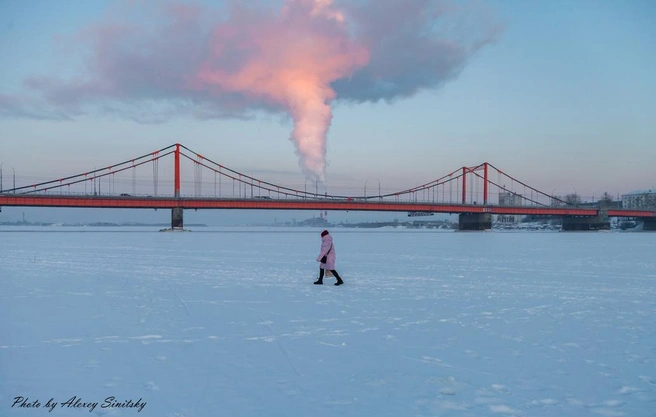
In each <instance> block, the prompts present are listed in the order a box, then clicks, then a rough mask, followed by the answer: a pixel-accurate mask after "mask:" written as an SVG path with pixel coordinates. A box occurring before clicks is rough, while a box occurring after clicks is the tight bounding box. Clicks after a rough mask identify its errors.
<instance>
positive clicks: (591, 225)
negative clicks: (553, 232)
mask: <svg viewBox="0 0 656 417" xmlns="http://www.w3.org/2000/svg"><path fill="white" fill-rule="evenodd" d="M562 230H564V231H568V232H570V231H596V230H610V221H609V220H608V216H607V215H606V213H604V212H602V213H600V214H599V215H597V216H563V229H562Z"/></svg>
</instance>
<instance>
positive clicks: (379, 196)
mask: <svg viewBox="0 0 656 417" xmlns="http://www.w3.org/2000/svg"><path fill="white" fill-rule="evenodd" d="M376 181H378V198H380V199H381V200H382V199H383V197H381V195H380V180H379V179H378V178H376Z"/></svg>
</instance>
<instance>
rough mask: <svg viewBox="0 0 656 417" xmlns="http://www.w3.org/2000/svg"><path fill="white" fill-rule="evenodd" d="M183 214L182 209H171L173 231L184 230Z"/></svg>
mask: <svg viewBox="0 0 656 417" xmlns="http://www.w3.org/2000/svg"><path fill="white" fill-rule="evenodd" d="M182 212H183V208H182V207H173V208H172V209H171V229H174V230H175V229H182V228H183V226H184V222H183V215H182Z"/></svg>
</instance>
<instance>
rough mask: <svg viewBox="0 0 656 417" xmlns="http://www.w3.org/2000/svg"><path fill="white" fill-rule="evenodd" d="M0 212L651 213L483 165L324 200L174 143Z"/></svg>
mask: <svg viewBox="0 0 656 417" xmlns="http://www.w3.org/2000/svg"><path fill="white" fill-rule="evenodd" d="M171 155H172V158H173V160H174V161H173V170H172V171H173V182H172V185H173V187H172V190H171V191H172V193H171V194H164V195H161V194H159V193H158V191H159V190H158V186H159V182H160V180H159V162H160V160H162V159H163V158H166V157H169V156H171ZM183 161H186V162H187V165H189V164H190V165H191V166H192V167H193V173H194V174H193V178H194V179H193V187H194V195H193V196H186V195H184V196H183V195H182V194H181V184H182V180H181V178H182V176H181V172H182V168H181V166H182V162H183ZM144 167H147V168H148V167H150V168H152V171H153V180H152V184H150V185H152V187H153V188H152V193H148V194H147V195H146V194H141V193H138V192H137V191H138V190H137V180H136V178H137V177H136V172H137V169H139V170H143V169H144ZM203 173H205V174H206V178H207V174H210V175H211V176H212V177H211V178H210V180H207V179H206V180H205V181H204V180H203ZM130 175H131V176H132V193H126V192H120V193H117V192H116V182H117V178H119V188H120V187H121V184H122V187H123V190H122V191H125V189H126V188H127V187H129V185H127V183H128V182H129V177H130ZM494 177H496V180H493V178H494ZM140 182H141V180H140ZM165 183H166V181H165ZM501 183H503V184H510V186H508V187H506V186H505V185H503V186H502V185H500V184H501ZM169 184H170V181H169ZM140 185H142V184H141V183H140ZM103 187H104V188H103ZM226 187H227V188H226ZM379 187H380V186H379ZM141 188H142V189H143V186H142V187H141ZM212 190H213V193H212ZM140 191H141V190H140ZM231 191H232V192H231ZM1 206H33V207H88V208H144V209H171V210H172V216H171V227H172V228H174V229H176V228H182V226H183V210H184V209H270V210H322V211H323V210H345V211H400V212H408V213H418V214H428V213H450V214H460V229H462V230H466V229H473V230H482V229H488V228H490V227H491V216H492V215H540V216H561V217H563V228H564V229H565V230H595V229H599V228H606V226H607V225H608V218H609V217H632V218H640V219H642V220H643V221H644V222H645V229H648V230H656V209H654V210H628V209H622V208H610V207H601V206H599V205H596V206H589V205H588V206H585V207H581V206H576V205H572V204H569V203H567V202H566V201H564V200H562V199H560V198H559V197H555V196H551V195H549V194H547V193H544V192H542V191H539V190H537V189H535V188H533V187H531V186H529V185H527V184H525V183H523V182H521V181H519V180H517V179H516V178H514V177H512V176H510V175H508V174H506V173H505V172H503V171H501V170H499V169H497V168H496V167H494V166H493V165H491V164H489V163H487V162H485V163H482V164H480V165H477V166H474V167H462V168H459V169H457V170H455V171H452V172H450V173H449V174H447V175H444V176H442V177H440V178H437V179H435V180H432V181H430V182H427V183H425V184H423V185H419V186H416V187H413V188H409V189H405V190H400V191H396V192H393V193H386V194H381V193H380V188H379V193H378V194H376V195H367V194H366V183H365V189H364V194H363V195H330V194H328V193H323V194H320V193H319V192H318V190H315V192H314V193H312V192H311V191H310V192H308V191H307V188H306V187H305V189H304V190H299V189H295V188H291V187H285V186H282V185H278V184H274V183H271V182H267V181H263V180H261V179H257V178H254V177H252V176H249V175H245V174H242V173H240V172H237V171H235V170H232V169H230V168H227V167H226V166H223V165H221V164H218V163H216V162H214V161H212V160H210V159H208V158H206V157H204V156H203V155H200V154H198V153H196V152H193V151H191V150H190V149H189V148H187V147H185V146H183V145H180V144H175V145H171V146H168V147H166V148H163V149H160V150H158V151H155V152H152V153H149V154H146V155H142V156H140V157H138V158H134V159H129V160H126V161H124V162H121V163H118V164H114V165H109V166H106V167H104V168H100V169H95V170H93V171H89V172H85V173H81V174H76V175H71V176H67V177H65V178H59V179H54V180H50V181H44V182H39V183H35V184H30V185H22V186H18V187H14V188H11V189H6V190H0V207H1Z"/></svg>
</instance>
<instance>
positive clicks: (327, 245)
mask: <svg viewBox="0 0 656 417" xmlns="http://www.w3.org/2000/svg"><path fill="white" fill-rule="evenodd" d="M336 259H337V254H336V253H335V245H334V244H333V237H332V236H331V235H330V233H328V231H327V230H324V231H323V232H321V250H320V251H319V256H317V262H321V265H319V279H318V280H317V281H315V284H316V285H321V284H323V274H324V271H325V270H328V271H330V272H331V273H332V274H333V276H334V277H335V278H337V282H336V283H335V285H342V284H343V283H344V281H342V278H340V276H339V274H338V273H337V271H336V270H335V260H336Z"/></svg>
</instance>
